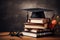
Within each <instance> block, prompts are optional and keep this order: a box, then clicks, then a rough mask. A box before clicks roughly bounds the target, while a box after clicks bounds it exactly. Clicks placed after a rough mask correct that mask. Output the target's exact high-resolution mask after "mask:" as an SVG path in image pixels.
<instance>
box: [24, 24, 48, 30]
mask: <svg viewBox="0 0 60 40" xmlns="http://www.w3.org/2000/svg"><path fill="white" fill-rule="evenodd" d="M24 26H25V27H24V28H33V29H34V28H35V29H46V28H47V27H48V25H47V23H46V24H39V23H25V24H24Z"/></svg>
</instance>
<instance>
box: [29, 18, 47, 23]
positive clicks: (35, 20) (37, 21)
mask: <svg viewBox="0 0 60 40" xmlns="http://www.w3.org/2000/svg"><path fill="white" fill-rule="evenodd" d="M28 22H29V23H41V24H44V23H47V22H48V21H47V19H45V18H30V19H28Z"/></svg>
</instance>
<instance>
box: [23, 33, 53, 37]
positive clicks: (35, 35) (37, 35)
mask: <svg viewBox="0 0 60 40" xmlns="http://www.w3.org/2000/svg"><path fill="white" fill-rule="evenodd" d="M22 34H23V35H25V36H31V37H41V36H45V35H50V34H52V32H43V33H32V32H22Z"/></svg>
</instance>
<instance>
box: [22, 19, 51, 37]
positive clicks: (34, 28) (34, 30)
mask: <svg viewBox="0 0 60 40" xmlns="http://www.w3.org/2000/svg"><path fill="white" fill-rule="evenodd" d="M48 22H49V21H48V19H47V18H30V19H28V21H27V22H26V23H24V32H22V34H23V35H25V36H31V37H41V36H46V35H51V34H52V32H51V30H50V29H48Z"/></svg>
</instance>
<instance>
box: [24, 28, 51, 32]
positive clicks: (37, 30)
mask: <svg viewBox="0 0 60 40" xmlns="http://www.w3.org/2000/svg"><path fill="white" fill-rule="evenodd" d="M24 31H26V32H33V33H39V32H41V33H42V32H49V31H51V30H50V29H44V30H41V29H27V28H25V29H24Z"/></svg>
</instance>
